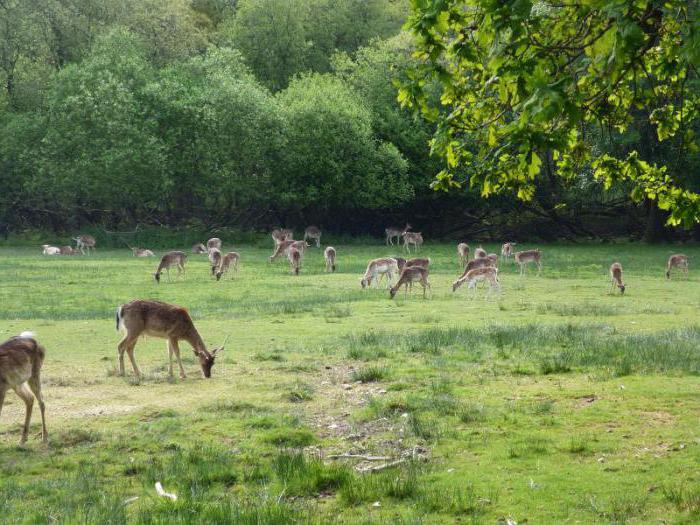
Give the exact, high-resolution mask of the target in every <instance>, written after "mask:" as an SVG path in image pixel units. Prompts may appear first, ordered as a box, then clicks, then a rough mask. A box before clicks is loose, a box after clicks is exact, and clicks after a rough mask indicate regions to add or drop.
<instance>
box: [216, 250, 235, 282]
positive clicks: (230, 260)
mask: <svg viewBox="0 0 700 525" xmlns="http://www.w3.org/2000/svg"><path fill="white" fill-rule="evenodd" d="M240 258H241V256H240V255H239V254H238V252H228V253H227V254H226V255H224V256H223V258H222V259H221V265H220V266H219V271H217V272H216V280H217V281H218V280H220V279H221V276H222V275H223V274H225V273H226V272H227V271H228V269H229V267H233V271H234V272H237V271H238V261H239V260H240Z"/></svg>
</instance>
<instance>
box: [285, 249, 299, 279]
mask: <svg viewBox="0 0 700 525" xmlns="http://www.w3.org/2000/svg"><path fill="white" fill-rule="evenodd" d="M287 259H289V266H290V267H291V269H292V273H293V274H294V275H299V270H300V269H301V252H300V251H299V250H298V249H297V248H295V247H294V246H290V248H289V250H287Z"/></svg>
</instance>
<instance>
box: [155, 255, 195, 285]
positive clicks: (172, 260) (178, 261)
mask: <svg viewBox="0 0 700 525" xmlns="http://www.w3.org/2000/svg"><path fill="white" fill-rule="evenodd" d="M186 262H187V254H186V253H185V252H180V251H173V252H168V253H166V254H165V255H163V257H161V258H160V264H158V268H157V269H156V273H154V274H153V277H154V278H155V280H156V282H157V283H160V276H161V274H162V273H163V270H165V271H166V272H167V273H168V281H170V268H171V267H172V266H175V267H176V268H177V277H180V274H181V273H184V272H185V263H186Z"/></svg>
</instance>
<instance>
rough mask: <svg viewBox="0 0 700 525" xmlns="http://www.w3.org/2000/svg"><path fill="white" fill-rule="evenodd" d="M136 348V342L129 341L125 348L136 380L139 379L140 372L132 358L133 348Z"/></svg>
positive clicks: (134, 359)
mask: <svg viewBox="0 0 700 525" xmlns="http://www.w3.org/2000/svg"><path fill="white" fill-rule="evenodd" d="M135 347H136V340H133V341H129V343H128V345H127V347H126V353H127V354H128V355H129V361H131V367H132V368H133V369H134V374H135V375H136V377H137V378H139V379H141V371H140V370H139V367H138V366H137V365H136V358H135V357H134V348H135Z"/></svg>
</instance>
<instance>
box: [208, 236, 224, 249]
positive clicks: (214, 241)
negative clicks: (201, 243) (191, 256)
mask: <svg viewBox="0 0 700 525" xmlns="http://www.w3.org/2000/svg"><path fill="white" fill-rule="evenodd" d="M212 248H216V249H217V250H221V239H219V238H218V237H212V238H211V239H209V240H208V241H207V251H209V250H211V249H212Z"/></svg>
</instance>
